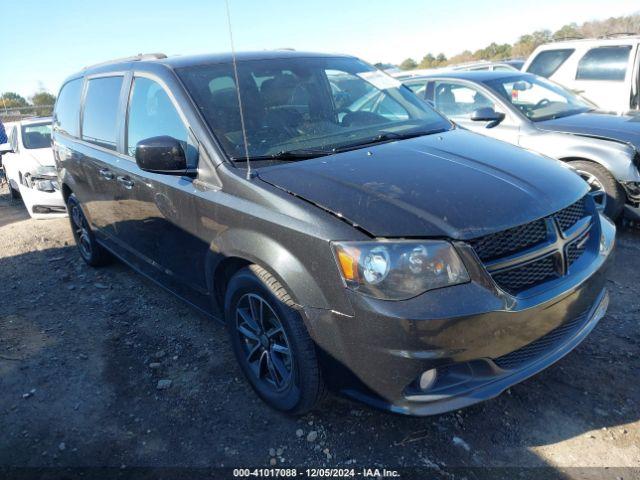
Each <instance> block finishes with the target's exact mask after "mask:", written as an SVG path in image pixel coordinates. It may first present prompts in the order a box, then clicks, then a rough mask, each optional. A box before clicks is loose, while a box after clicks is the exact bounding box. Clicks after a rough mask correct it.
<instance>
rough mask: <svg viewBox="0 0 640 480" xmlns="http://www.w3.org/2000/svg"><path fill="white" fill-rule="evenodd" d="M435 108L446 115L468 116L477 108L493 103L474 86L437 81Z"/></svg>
mask: <svg viewBox="0 0 640 480" xmlns="http://www.w3.org/2000/svg"><path fill="white" fill-rule="evenodd" d="M434 101H435V102H434V103H435V107H436V109H438V110H439V111H440V112H441V113H443V114H444V115H446V116H447V117H458V118H469V117H471V114H472V113H473V112H475V111H476V110H478V109H479V108H485V107H490V108H494V109H495V104H494V103H493V101H492V100H490V99H489V98H488V97H487V96H486V95H484V94H483V93H481V92H479V91H478V90H476V89H475V88H472V87H468V86H466V85H460V84H457V83H451V82H437V83H436V90H435V95H434Z"/></svg>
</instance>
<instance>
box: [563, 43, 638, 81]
mask: <svg viewBox="0 0 640 480" xmlns="http://www.w3.org/2000/svg"><path fill="white" fill-rule="evenodd" d="M630 52H631V45H621V46H616V47H598V48H592V49H591V50H589V51H588V52H587V53H585V55H584V57H582V58H581V59H580V62H579V63H578V71H577V72H576V80H609V81H617V82H621V81H623V80H624V77H625V75H626V73H627V64H628V63H629V54H630Z"/></svg>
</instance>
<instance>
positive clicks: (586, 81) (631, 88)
mask: <svg viewBox="0 0 640 480" xmlns="http://www.w3.org/2000/svg"><path fill="white" fill-rule="evenodd" d="M638 45H640V36H619V37H615V38H605V39H589V40H569V41H562V42H554V43H548V44H546V45H541V46H540V47H538V48H537V49H536V50H535V51H534V52H533V53H532V54H531V56H530V57H529V58H528V59H527V62H526V63H525V64H524V67H523V68H522V69H523V71H526V72H530V73H535V74H536V75H540V76H543V77H546V78H549V79H551V80H554V81H556V82H558V83H560V84H562V85H564V86H565V87H567V88H570V89H571V90H573V91H574V92H575V93H578V94H580V95H582V96H584V97H586V98H587V99H588V100H591V101H592V102H593V103H595V104H596V105H598V107H600V108H601V109H603V110H608V111H613V112H617V113H625V112H628V111H629V110H638V109H640V93H639V90H640V49H639V47H638Z"/></svg>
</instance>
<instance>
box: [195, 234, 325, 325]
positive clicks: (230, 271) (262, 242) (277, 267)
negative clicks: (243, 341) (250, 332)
mask: <svg viewBox="0 0 640 480" xmlns="http://www.w3.org/2000/svg"><path fill="white" fill-rule="evenodd" d="M251 264H256V265H258V266H260V267H262V268H264V269H265V270H266V271H267V272H269V273H270V274H271V275H273V277H274V278H276V279H277V280H278V282H280V283H281V284H282V286H283V287H284V288H285V289H286V290H287V292H288V293H289V295H290V296H291V298H292V299H293V301H294V303H295V304H296V305H298V306H300V307H317V308H330V307H329V303H328V301H327V299H326V298H325V296H324V295H323V293H322V289H321V287H320V286H319V285H318V283H317V281H316V280H315V278H314V277H313V276H312V274H311V273H310V272H309V271H308V269H307V267H306V266H305V265H304V263H303V262H302V261H300V259H298V258H296V256H295V255H293V254H292V253H291V252H290V251H289V250H288V249H287V248H286V247H285V246H283V245H282V244H280V243H278V242H277V241H276V240H274V239H273V238H271V237H268V236H266V235H264V234H261V233H258V232H255V231H250V230H242V229H238V230H227V231H225V232H224V233H222V234H221V235H220V236H219V237H217V238H216V239H215V241H214V242H212V243H211V245H210V248H209V251H208V252H207V258H206V261H205V268H206V272H205V273H206V280H207V288H208V290H209V292H210V293H211V297H212V300H213V304H214V305H213V308H214V311H215V312H216V313H217V314H220V313H221V312H223V308H224V294H225V291H226V286H227V284H228V282H229V280H230V279H231V277H232V276H233V275H234V274H235V273H236V272H237V271H238V270H240V269H241V268H243V267H246V266H248V265H251Z"/></svg>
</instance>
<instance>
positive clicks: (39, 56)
mask: <svg viewBox="0 0 640 480" xmlns="http://www.w3.org/2000/svg"><path fill="white" fill-rule="evenodd" d="M229 4H230V7H231V16H232V24H233V34H234V40H235V44H236V50H263V49H272V48H281V47H291V48H295V49H297V50H311V51H321V52H339V53H350V54H354V55H357V56H359V57H361V58H363V59H365V60H367V61H369V62H372V63H374V62H378V61H382V62H390V63H399V62H401V61H402V60H403V59H405V58H406V57H409V56H411V57H413V58H415V59H416V60H418V61H419V60H420V59H421V58H422V56H423V55H424V54H425V53H427V52H432V53H434V54H437V53H439V52H444V53H445V54H446V55H447V56H450V55H453V54H455V53H458V52H460V51H462V50H465V49H469V50H476V49H478V48H482V47H485V46H486V45H488V44H489V43H491V42H494V41H495V42H497V43H504V42H509V43H512V42H514V41H515V40H516V39H517V38H518V37H519V36H520V35H521V34H523V33H528V32H531V31H533V30H537V29H542V28H547V29H550V30H554V29H557V28H559V27H560V26H562V25H564V24H566V23H569V22H577V23H582V22H584V21H587V20H593V19H604V18H608V17H611V16H619V15H628V14H631V13H634V12H638V10H640V4H639V3H638V0H608V1H606V2H604V1H602V0H564V1H563V0H535V1H531V0H528V1H520V0H491V1H471V0H438V1H432V0H429V1H426V0H368V1H367V0H304V1H303V0H229ZM0 15H1V17H2V26H0V45H3V46H4V49H3V50H2V63H1V65H2V67H1V68H0V92H3V91H17V92H18V93H20V94H21V95H24V96H31V95H32V94H33V93H34V92H36V91H37V90H38V89H39V88H45V89H47V90H49V91H51V92H54V93H57V90H58V88H59V86H60V83H61V81H62V80H63V79H64V78H65V77H66V76H67V75H69V74H71V73H73V72H75V71H77V70H79V69H80V68H82V67H83V66H85V65H88V64H92V63H97V62H100V61H104V60H108V59H112V58H116V57H122V56H128V55H132V54H136V53H139V52H163V53H166V54H170V55H174V54H190V53H204V52H220V51H228V50H229V49H230V48H229V34H228V30H227V17H226V11H225V2H224V0H182V1H175V0H108V1H96V0H55V1H41V0H18V1H11V2H9V1H8V0H0Z"/></svg>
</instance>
